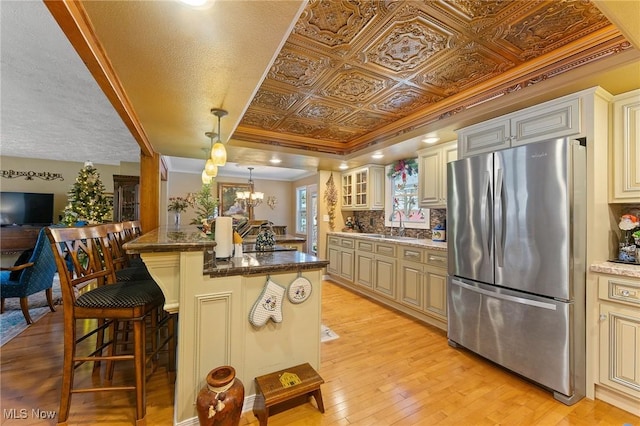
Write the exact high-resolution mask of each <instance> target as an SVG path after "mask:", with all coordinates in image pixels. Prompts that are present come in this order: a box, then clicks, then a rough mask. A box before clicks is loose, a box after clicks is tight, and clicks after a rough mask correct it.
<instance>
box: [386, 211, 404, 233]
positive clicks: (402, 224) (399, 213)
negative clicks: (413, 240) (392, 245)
mask: <svg viewBox="0 0 640 426" xmlns="http://www.w3.org/2000/svg"><path fill="white" fill-rule="evenodd" d="M396 213H398V221H399V222H400V223H399V224H398V236H399V237H403V236H404V223H403V222H402V212H401V211H400V210H399V209H395V210H394V211H393V212H392V213H391V216H390V217H389V222H391V235H393V218H394V216H395V215H396Z"/></svg>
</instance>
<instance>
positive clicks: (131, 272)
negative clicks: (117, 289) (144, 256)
mask: <svg viewBox="0 0 640 426" xmlns="http://www.w3.org/2000/svg"><path fill="white" fill-rule="evenodd" d="M116 279H117V280H118V282H120V281H148V280H152V279H153V278H152V277H151V274H149V271H148V270H147V268H146V267H145V266H144V265H142V266H140V267H138V266H131V267H128V268H122V269H119V270H117V271H116Z"/></svg>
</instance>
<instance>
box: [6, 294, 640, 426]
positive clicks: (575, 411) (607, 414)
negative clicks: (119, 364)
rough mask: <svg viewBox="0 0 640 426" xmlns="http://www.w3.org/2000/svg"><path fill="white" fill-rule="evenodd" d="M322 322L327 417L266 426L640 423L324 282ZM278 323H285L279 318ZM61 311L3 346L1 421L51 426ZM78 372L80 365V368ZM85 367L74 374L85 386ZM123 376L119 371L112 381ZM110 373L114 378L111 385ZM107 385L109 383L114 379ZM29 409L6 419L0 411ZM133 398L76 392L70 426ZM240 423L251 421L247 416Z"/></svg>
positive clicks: (161, 413)
mask: <svg viewBox="0 0 640 426" xmlns="http://www.w3.org/2000/svg"><path fill="white" fill-rule="evenodd" d="M322 309H323V311H322V318H323V323H325V324H326V325H327V326H329V327H330V328H331V329H332V330H333V331H335V332H336V333H337V334H338V335H339V336H340V338H339V339H337V340H333V341H330V342H327V343H323V344H322V365H321V367H320V371H319V372H320V375H321V376H322V377H323V378H324V380H325V384H324V385H323V386H322V393H323V396H324V398H323V399H324V405H325V408H326V412H325V413H324V415H322V414H320V413H319V412H318V410H317V409H316V408H315V406H314V405H313V403H312V402H309V403H306V404H303V405H299V406H297V407H294V408H291V409H289V410H286V411H282V412H280V413H278V414H275V415H272V416H271V417H269V425H270V426H285V425H286V426H291V425H295V426H307V425H308V426H313V425H376V426H384V425H498V424H500V425H618V426H622V425H624V424H631V425H636V426H640V418H638V417H635V416H632V415H631V414H629V413H627V412H625V411H622V410H620V409H617V408H615V407H613V406H611V405H609V404H607V403H604V402H601V401H590V400H587V399H583V400H582V401H580V402H579V403H577V404H575V405H574V406H572V407H567V406H565V405H563V404H561V403H559V402H557V401H555V400H554V399H553V397H552V395H551V394H550V393H549V392H547V391H544V390H542V389H541V388H539V387H537V386H535V385H533V384H531V383H528V382H527V381H525V380H523V379H521V378H519V377H517V376H515V375H513V374H510V373H508V372H506V371H504V370H502V369H500V368H498V367H496V366H494V365H493V364H491V363H489V362H487V361H485V360H483V359H481V358H479V357H477V356H475V355H473V354H471V353H469V352H467V351H464V350H455V349H452V348H450V347H449V346H448V345H447V340H446V337H445V333H444V332H442V331H440V330H438V329H435V328H433V327H430V326H426V325H423V324H421V323H419V322H416V321H413V320H411V319H408V318H407V317H405V316H402V315H400V314H398V313H396V312H394V311H390V310H388V309H385V308H383V307H381V306H380V305H377V304H375V303H373V302H371V301H369V300H366V299H363V298H361V297H359V296H357V295H355V294H353V293H351V292H349V291H347V290H345V289H343V288H341V287H339V286H337V285H335V284H332V283H328V282H325V285H324V287H323V304H322ZM285 321H286V319H285ZM61 354H62V309H60V308H59V309H58V312H56V313H51V314H47V315H46V316H45V318H43V319H41V320H40V321H38V322H36V323H35V324H34V325H33V326H32V327H30V328H29V329H27V330H26V331H25V332H24V333H22V334H21V335H20V336H18V337H16V338H15V339H13V340H12V341H10V342H9V343H7V344H6V345H5V346H3V347H2V348H1V353H0V356H1V361H2V362H1V370H0V371H1V375H0V380H1V385H0V391H1V402H2V407H1V408H2V414H3V415H2V420H1V423H0V424H2V425H21V426H27V425H52V424H55V421H54V420H39V419H37V418H34V416H33V415H32V414H33V412H32V410H40V411H41V412H43V413H44V414H45V415H46V413H47V412H51V411H54V412H55V411H57V409H58V400H59V392H60V380H61V373H60V368H61V365H62V359H61ZM83 368H84V367H83ZM89 368H90V367H89V366H87V368H84V370H82V371H81V372H80V373H79V376H83V377H84V380H91V375H90V370H89ZM127 374H131V370H127V368H117V369H116V375H117V376H118V375H127ZM117 379H118V377H116V379H115V380H117ZM115 380H114V382H115ZM173 391H174V388H173V385H172V383H170V382H169V380H168V378H167V374H166V371H165V370H164V369H163V368H162V367H161V368H160V369H159V370H158V371H157V372H156V373H155V374H154V375H153V376H152V377H151V379H150V380H149V382H148V391H147V424H148V425H149V426H155V425H158V426H161V425H171V424H172V419H173V408H172V404H173V401H172V395H173ZM10 409H15V410H17V411H16V413H17V414H18V415H20V411H19V410H21V409H25V410H27V411H26V412H27V418H26V419H20V420H17V419H7V410H10ZM134 411H135V409H134V400H133V393H132V392H123V393H120V394H114V393H102V394H84V395H83V394H79V395H74V396H73V399H72V402H71V415H70V418H69V424H70V425H109V426H119V425H129V424H131V423H132V420H133V417H134ZM241 424H242V425H258V421H257V420H256V418H255V417H254V416H253V415H252V414H251V413H247V414H245V415H244V416H243V418H242V420H241Z"/></svg>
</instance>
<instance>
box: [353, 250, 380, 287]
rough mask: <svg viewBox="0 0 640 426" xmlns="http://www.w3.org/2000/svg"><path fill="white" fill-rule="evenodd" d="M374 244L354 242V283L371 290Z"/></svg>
mask: <svg viewBox="0 0 640 426" xmlns="http://www.w3.org/2000/svg"><path fill="white" fill-rule="evenodd" d="M374 247H375V243H374V242H372V241H361V240H356V254H355V258H356V279H355V283H356V284H358V285H361V286H363V287H366V288H368V289H370V290H373V281H374V262H375V260H374V258H375V255H374V253H373V251H374Z"/></svg>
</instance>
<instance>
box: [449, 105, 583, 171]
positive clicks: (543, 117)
mask: <svg viewBox="0 0 640 426" xmlns="http://www.w3.org/2000/svg"><path fill="white" fill-rule="evenodd" d="M580 102H581V99H580V96H579V94H573V95H569V96H565V97H562V98H558V99H555V100H553V101H549V102H544V103H542V104H540V105H536V106H534V107H531V108H526V109H523V110H520V111H516V112H514V113H511V114H507V115H503V116H500V117H497V118H494V119H492V120H488V121H484V122H482V123H479V124H475V125H472V126H469V127H465V128H463V129H460V130H458V156H459V158H465V157H470V156H473V155H477V154H482V153H484V152H493V151H497V150H500V149H505V148H510V147H513V146H519V145H524V144H528V143H533V142H539V141H543V140H547V139H553V138H560V137H567V136H572V135H578V134H580V132H581V115H580V112H581V110H580Z"/></svg>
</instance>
